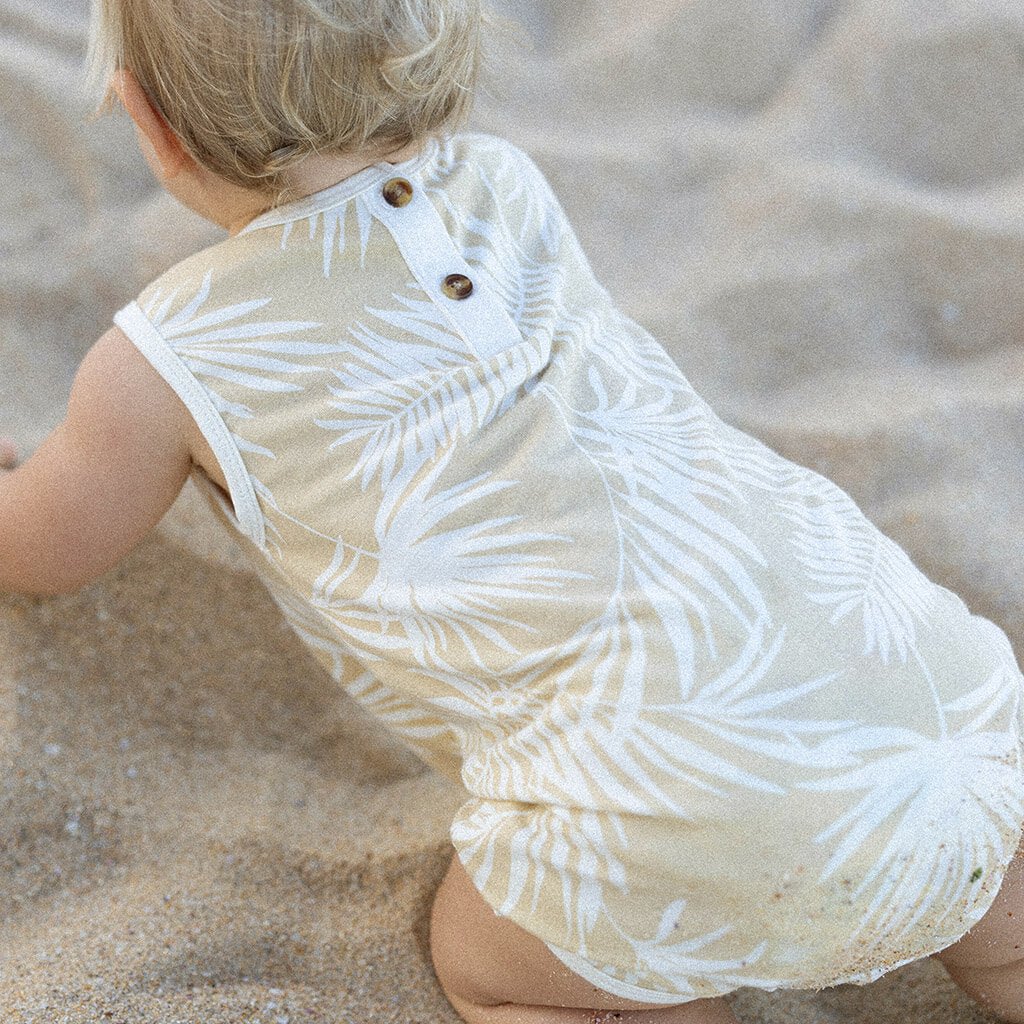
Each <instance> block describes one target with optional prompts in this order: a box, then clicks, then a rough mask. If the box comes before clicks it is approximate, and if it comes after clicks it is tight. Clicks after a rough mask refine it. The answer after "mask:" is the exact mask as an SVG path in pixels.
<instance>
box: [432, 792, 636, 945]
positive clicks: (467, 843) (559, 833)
mask: <svg viewBox="0 0 1024 1024" xmlns="http://www.w3.org/2000/svg"><path fill="white" fill-rule="evenodd" d="M608 831H611V832H612V833H613V834H612V835H608V834H607V833H608ZM452 839H453V840H454V842H455V843H456V844H457V845H458V847H459V850H460V853H461V856H462V859H463V863H467V865H468V866H473V867H474V868H475V870H473V871H472V878H473V882H474V883H475V885H476V886H477V888H478V889H481V890H482V889H484V888H485V887H486V886H488V885H489V884H490V891H491V892H494V891H495V890H499V891H500V890H503V891H504V898H503V900H502V901H501V903H500V905H499V906H498V907H496V910H497V912H498V913H499V914H505V915H507V914H509V913H510V912H511V911H512V910H513V909H514V908H515V907H516V905H517V904H520V903H521V902H522V903H523V905H524V906H525V908H529V909H535V908H536V906H537V904H538V902H539V900H540V899H541V893H542V888H543V886H544V884H545V881H546V880H547V877H548V872H549V870H550V871H553V872H554V874H555V876H556V878H557V882H558V888H559V889H560V891H561V896H562V912H563V914H564V923H565V929H566V933H567V935H568V936H569V940H570V941H573V942H578V943H582V944H584V945H585V943H586V936H587V935H588V933H589V932H590V931H591V930H592V929H593V927H594V925H595V923H596V920H597V917H598V915H599V914H600V913H601V912H602V906H603V901H602V889H603V888H604V886H606V885H611V886H613V887H616V888H619V889H625V883H626V875H625V870H624V868H623V865H622V862H621V860H620V859H619V856H618V855H617V853H616V850H617V849H618V848H620V847H621V845H622V844H623V842H624V840H625V835H624V833H623V830H622V826H621V823H620V822H619V820H618V817H617V816H616V815H607V814H605V815H597V814H591V813H589V812H583V813H580V812H578V811H577V812H573V811H570V810H568V809H566V808H564V807H536V808H530V809H529V810H528V811H527V812H526V813H524V812H523V811H522V810H520V809H517V810H506V809H504V808H502V807H498V806H495V805H494V804H491V803H483V802H481V803H479V804H477V806H476V808H475V809H474V810H473V812H472V813H471V814H465V813H462V814H460V815H459V817H458V818H457V819H456V821H455V823H454V824H453V825H452ZM499 849H500V850H501V855H500V856H496V854H497V851H498V850H499ZM503 861H506V862H507V864H508V869H507V874H505V876H504V877H503V878H501V879H500V880H495V881H494V882H493V883H491V879H492V874H493V873H494V872H495V870H496V869H497V868H498V865H499V864H501V863H502V862H503ZM531 883H532V884H531Z"/></svg>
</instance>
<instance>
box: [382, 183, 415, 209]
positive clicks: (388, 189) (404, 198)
mask: <svg viewBox="0 0 1024 1024" xmlns="http://www.w3.org/2000/svg"><path fill="white" fill-rule="evenodd" d="M381 194H382V195H383V196H384V202H386V203H387V204H388V206H394V207H396V208H399V209H400V208H401V207H403V206H408V205H409V203H411V202H412V183H411V182H409V181H406V180H405V178H391V179H390V180H389V181H386V182H384V188H382V189H381Z"/></svg>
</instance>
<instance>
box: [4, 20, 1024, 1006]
mask: <svg viewBox="0 0 1024 1024" xmlns="http://www.w3.org/2000/svg"><path fill="white" fill-rule="evenodd" d="M503 9H505V10H507V11H508V13H510V14H515V15H516V16H518V17H519V19H520V21H521V22H522V24H523V26H524V36H526V37H527V38H528V39H529V40H530V43H529V45H528V46H526V47H523V48H522V49H518V50H517V49H516V48H515V46H513V47H511V48H506V53H507V54H510V56H506V57H505V58H503V59H504V60H505V64H503V65H502V69H503V70H502V74H501V75H500V76H499V80H498V81H497V82H496V83H495V86H494V87H493V88H492V89H491V91H490V93H489V95H488V96H486V97H485V98H484V99H483V100H482V101H481V103H480V105H479V107H478V111H477V114H476V118H475V125H476V127H478V128H481V129H484V130H489V131H496V132H499V133H501V134H504V135H506V136H508V137H510V138H511V139H512V140H513V141H514V142H516V143H518V144H519V145H521V146H522V147H523V148H525V149H527V150H528V151H529V152H530V153H532V154H533V155H534V157H535V158H536V159H537V161H538V163H539V164H540V165H541V166H542V167H543V169H544V170H545V171H546V173H547V174H548V175H549V176H550V178H551V180H552V183H553V184H554V186H555V189H556V191H557V192H558V194H559V196H560V197H561V199H562V201H563V203H564V205H565V206H566V208H567V210H568V212H569V214H570V216H571V218H572V219H573V220H574V222H575V224H576V225H577V229H578V231H579V234H580V235H581V237H582V240H583V243H584V246H585V248H586V249H587V251H588V253H589V254H590V256H591V259H592V262H593V264H594V266H595V268H596V270H597V272H598V275H599V277H600V278H601V279H602V281H603V282H604V283H605V284H606V285H607V286H608V287H609V289H610V290H611V291H612V293H613V295H614V296H615V297H616V299H617V301H618V302H619V303H620V305H621V306H622V307H623V308H624V309H625V310H626V312H628V313H629V314H630V315H632V316H634V317H635V318H636V319H638V320H640V321H641V322H642V323H643V324H644V325H645V326H647V327H648V328H649V329H650V330H651V331H652V332H653V333H654V334H655V335H656V336H657V337H658V338H659V339H660V340H661V341H662V342H663V343H664V344H665V345H666V346H667V347H668V348H669V350H670V351H671V352H672V354H673V356H674V357H675V358H676V359H677V361H678V362H679V364H680V365H681V366H682V367H683V369H684V371H685V372H686V373H687V375H688V376H689V377H690V379H691V381H692V382H693V383H694V384H695V386H696V387H697V388H698V390H700V391H702V392H703V393H704V395H705V396H706V397H707V398H708V399H709V401H711V403H712V404H713V405H714V406H715V407H716V408H717V409H718V410H719V411H720V412H721V414H722V415H723V416H724V417H725V418H726V419H728V420H730V421H732V422H733V423H735V424H737V425H738V426H740V427H742V428H744V429H746V430H748V431H750V432H752V433H754V434H756V435H757V436H759V437H761V438H762V439H764V440H765V441H767V442H768V443H770V444H772V445H774V446H775V447H777V448H779V449H781V450H782V451H783V453H784V454H786V455H787V456H789V457H791V458H793V459H795V460H797V461H799V462H802V463H804V464H807V465H811V466H813V467H814V468H816V469H819V470H821V471H823V472H825V473H826V474H828V475H830V476H832V477H833V478H835V479H836V480H837V481H838V482H839V483H840V484H842V485H843V486H844V487H845V488H847V489H848V490H849V491H850V492H851V493H852V494H853V496H854V497H855V498H856V499H857V500H858V502H859V503H860V504H861V505H862V506H863V507H864V509H865V510H866V512H867V513H868V514H869V516H871V517H872V518H873V519H874V520H875V522H877V523H878V524H879V525H880V526H881V527H882V528H883V529H885V530H886V531H887V532H889V533H890V534H891V535H893V536H894V537H895V538H896V539H897V540H898V541H900V542H901V543H902V544H903V545H904V546H905V547H907V548H908V549H909V551H910V552H911V554H912V556H913V557H914V559H915V560H916V561H917V562H918V563H919V564H920V565H921V566H922V567H923V568H925V569H926V570H927V571H928V572H929V573H930V574H931V575H932V576H933V577H934V578H936V579H937V580H938V581H940V582H942V583H944V584H945V585H947V586H949V587H951V588H953V589H955V590H957V591H958V592H959V593H961V594H962V596H963V597H964V598H965V599H966V600H967V601H968V603H969V604H970V605H971V607H972V608H973V609H974V610H975V611H977V612H979V613H981V614H985V615H988V616H990V617H991V618H993V619H994V620H995V621H996V622H997V623H998V624H999V625H1001V626H1002V627H1003V628H1004V629H1006V630H1007V631H1008V633H1009V634H1010V637H1011V640H1012V641H1013V642H1014V644H1015V647H1016V649H1017V652H1018V656H1020V655H1021V654H1022V653H1024V534H1022V532H1021V530H1020V528H1019V524H1020V523H1021V522H1022V521H1024V458H1022V452H1024V289H1022V288H1021V282H1022V281H1024V67H1022V65H1021V58H1020V54H1021V52H1022V51H1024V10H1022V9H1021V7H1020V5H1019V4H1018V3H1017V2H1015V0H944V2H943V3H937V4H920V3H915V2H911V0H885V2H883V0H842V2H840V0H794V2H792V3H786V4H779V3H778V2H777V0H650V2H649V3H647V4H641V5H640V6H639V7H638V6H637V5H636V4H635V3H630V4H627V3H625V2H621V0H615V2H608V0H572V2H569V0H543V2H542V0H515V2H514V3H513V2H512V0H505V2H504V4H503ZM86 10H87V4H86V2H85V0H0V86H2V87H0V186H2V187H0V436H7V435H9V436H10V437H11V438H13V439H14V441H15V442H16V443H17V446H18V448H19V451H20V453H21V454H22V456H24V455H25V454H27V453H28V452H30V451H31V450H32V449H33V448H34V447H35V446H36V445H37V444H38V443H39V442H40V441H41V440H42V438H43V437H44V436H45V435H46V433H47V432H48V431H49V430H50V429H52V427H53V426H54V425H55V424H56V423H57V422H58V421H59V419H60V415H61V411H62V408H63V403H64V400H65V398H66V395H67V391H68V388H69V387H70V382H71V379H72V376H73V373H74V368H75V366H76V365H77V363H78V362H79V360H80V359H81V357H82V355H83V354H84V352H85V351H86V349H87V348H88V346H89V344H91V342H92V341H93V340H95V338H96V337H98V336H99V334H101V333H102V332H103V331H104V330H105V329H106V327H107V326H108V324H109V322H110V316H111V314H112V313H113V311H114V310H115V309H117V308H119V307H120V306H121V305H122V304H123V303H124V302H126V301H127V300H128V299H130V298H132V297H134V295H135V294H136V293H137V291H138V290H139V289H140V287H141V286H142V285H143V284H145V283H146V281H147V280H148V279H150V278H151V277H152V276H153V275H154V274H156V273H158V272H159V271H160V270H162V269H163V268H164V267H166V266H168V265H169V264H170V263H172V262H173V261H174V260H175V259H177V258H178V257H180V256H181V255H183V254H184V253H185V252H187V251H189V250H190V249H191V248H195V247H197V246H200V245H202V244H205V243H206V242H209V241H212V240H215V239H216V238H217V237H219V235H218V233H217V232H216V231H215V230H214V229H212V228H209V227H208V226H206V225H204V224H202V223H201V222H199V221H198V220H197V219H196V218H194V217H193V216H192V215H190V214H188V213H186V212H185V211H183V210H181V209H180V208H178V207H177V206H175V205H174V203H173V202H172V201H171V200H169V199H167V198H166V197H163V196H161V195H160V194H159V193H158V192H157V191H156V190H155V189H154V187H153V186H152V184H151V182H150V180H149V177H148V172H147V171H146V169H145V166H144V164H143V163H142V161H141V159H140V158H139V157H138V156H137V154H136V153H135V151H134V140H133V137H132V132H131V131H130V129H129V126H128V124H127V123H126V122H125V120H124V119H123V118H112V119H107V120H104V121H100V122H97V123H92V124H90V123H88V122H87V119H86V115H87V112H88V108H87V105H86V103H85V101H84V100H83V99H80V98H79V96H78V93H77V92H76V90H77V86H76V75H77V72H78V68H79V66H80V61H81V57H82V53H83V50H84V32H85V24H86ZM158 228H163V229H164V232H165V233H164V235H163V237H164V238H169V239H171V241H163V240H161V237H159V236H158V234H157V229H158ZM0 456H2V452H0ZM460 800H461V794H460V793H459V792H458V791H457V790H456V789H455V787H453V786H451V785H449V784H447V783H445V782H443V781H442V780H441V779H439V778H438V777H437V776H435V775H434V774H432V773H430V772H428V771H426V770H425V769H423V768H421V767H420V765H419V764H418V762H416V761H415V759H413V758H412V757H410V756H409V755H408V754H406V753H404V752H403V751H402V750H401V749H400V748H399V747H398V746H397V745H396V744H395V743H394V742H392V741H391V740H390V739H389V738H388V737H387V736H386V735H384V734H383V733H382V732H381V731H380V730H379V729H378V728H376V727H374V726H372V725H371V724H369V723H366V722H364V721H363V720H362V719H360V718H359V717H358V716H357V714H356V712H355V711H354V710H353V708H352V707H351V705H350V704H349V703H348V702H347V700H345V699H344V698H343V697H341V696H339V695H338V694H337V693H336V692H334V691H333V690H332V689H331V686H330V684H329V681H328V680H327V679H326V678H325V677H324V675H323V674H322V672H321V671H320V670H319V669H318V668H317V667H316V665H315V664H314V662H313V661H312V659H311V658H309V656H308V655H307V654H306V653H305V652H304V651H303V649H302V647H301V645H300V644H299V642H298V641H297V640H295V639H294V638H293V637H292V636H291V635H290V633H289V632H287V631H286V630H285V629H284V628H282V626H281V624H280V620H279V617H278V615H277V613H276V611H275V610H274V607H273V605H272V603H271V602H270V600H269V599H268V598H267V597H266V596H265V595H264V594H263V592H262V590H261V588H260V586H259V585H258V584H257V583H256V582H255V581H254V580H253V579H252V578H251V577H250V576H249V575H247V574H246V572H245V570H244V568H243V566H242V562H241V560H240V558H239V557H238V555H237V552H236V551H234V549H233V548H232V546H231V543H230V541H229V540H227V539H226V538H225V537H224V536H223V535H222V534H221V533H220V530H219V527H217V526H216V525H215V524H214V523H213V521H212V520H211V518H210V516H209V515H208V514H207V513H206V511H205V509H204V508H203V506H202V504H201V503H200V502H199V501H198V499H197V497H196V495H195V494H194V493H193V492H191V491H190V490H187V491H186V493H185V494H184V495H183V497H182V499H181V501H179V503H178V504H177V505H176V506H175V508H174V509H173V510H172V512H171V513H170V514H169V516H168V517H167V519H166V520H165V522H164V524H163V525H162V526H161V527H160V529H159V530H158V531H157V533H156V534H154V535H153V536H152V537H151V538H150V539H149V540H147V541H146V542H145V543H144V544H143V545H142V546H141V548H140V549H139V550H138V551H136V552H135V553H134V554H133V555H132V556H131V557H130V558H129V559H128V560H127V561H126V562H125V563H124V564H123V565H122V566H120V567H118V568H117V569H116V570H114V571H113V572H111V573H110V574H108V575H107V576H106V577H104V578H103V579H102V580H100V581H98V582H97V583H95V584H94V585H92V586H91V587H89V588H87V589H86V590H84V591H83V592H82V593H80V594H77V595H75V596H72V597H62V598H55V599H48V600H35V599H26V598H2V599H0V931H2V935H3V942H2V943H0V1007H2V1008H3V1011H2V1014H0V1016H2V1017H3V1020H4V1021H5V1022H7V1021H9V1022H11V1024H29V1022H32V1024H35V1022H39V1024H43V1022H46V1024H64V1022H67V1024H86V1022H89V1024H92V1022H96V1024H102V1022H107V1021H121V1020H124V1021H130V1022H148V1021H161V1022H167V1024H199V1022H202V1024H227V1022H231V1024H236V1022H240V1021H253V1022H259V1024H271V1022H279V1024H280V1022H289V1024H299V1022H306V1021H308V1022H311V1024H340V1022H344V1024H350V1022H351V1024H355V1022H359V1024H365V1022H369V1021H372V1022H374V1024H388V1022H396V1024H399V1022H401V1024H415V1022H417V1021H422V1022H430V1024H455V1021H456V1017H455V1015H454V1014H453V1013H452V1011H451V1009H450V1008H449V1007H448V1006H447V1004H446V1002H445V1000H444V998H443V997H442V995H441V994H440V992H439V990H438V988H437V986H436V984H435V982H434V980H433V976H432V973H431V970H430V967H429V956H428V953H427V927H428V914H429V906H430V898H431V893H432V891H433V888H434V887H435V886H436V884H437V883H438V881H439V879H440V877H441V876H442V874H443V871H444V868H445V864H446V858H447V852H446V851H447V838H446V835H447V823H448V820H449V819H450V817H451V815H452V813H453V812H454V810H455V808H456V807H457V806H458V804H459V802H460ZM735 1008H736V1011H737V1013H738V1015H739V1017H740V1019H741V1021H743V1022H745V1024H755V1022H756V1024H812V1022H813V1024H823V1022H826V1024H827V1022H831V1021H835V1022H839V1021H851V1022H853V1024H869V1022H870V1024H903V1022H904V1021H906V1020H915V1021H918V1022H925V1024H967V1022H973V1021H975V1020H979V1019H981V1018H980V1017H979V1016H978V1014H977V1011H975V1010H974V1009H973V1007H972V1006H971V1005H970V1004H969V1003H968V1001H967V1000H966V999H964V998H960V997H957V996H956V994H955V992H954V990H953V988H952V986H951V985H950V983H949V982H948V981H947V980H946V979H945V977H944V975H943V972H942V971H941V970H940V969H939V968H937V967H935V966H934V965H930V964H923V965H913V966H911V967H908V968H905V969H903V970H901V971H897V972H896V973H895V974H894V975H891V976H890V977H888V978H886V979H883V980H882V981H881V982H879V983H877V984H875V985H873V986H869V987H867V988H863V989H859V988H852V987H850V988H840V989H837V990H834V991H831V992H826V993H819V994H813V993H783V994H777V995H770V996H769V995H764V994H759V993H756V992H749V991H746V992H742V993H740V994H738V995H737V996H736V997H735Z"/></svg>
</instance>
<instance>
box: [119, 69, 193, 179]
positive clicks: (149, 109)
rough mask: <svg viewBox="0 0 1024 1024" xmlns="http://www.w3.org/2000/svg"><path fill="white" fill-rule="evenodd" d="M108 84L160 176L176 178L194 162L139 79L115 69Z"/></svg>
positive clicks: (129, 73)
mask: <svg viewBox="0 0 1024 1024" xmlns="http://www.w3.org/2000/svg"><path fill="white" fill-rule="evenodd" d="M110 87H111V88H112V89H113V90H114V92H115V93H116V94H117V98H118V99H119V100H120V101H121V105H122V106H123V107H124V109H125V110H127V111H128V116H129V117H130V118H131V119H132V120H133V121H134V122H135V127H136V128H137V129H138V130H139V133H140V134H141V135H142V136H143V138H145V140H146V141H147V142H148V143H149V145H150V147H151V148H152V152H153V156H155V157H156V160H157V163H158V164H159V166H160V170H161V171H162V172H163V175H162V176H163V178H164V179H168V180H169V179H171V178H175V177H177V176H178V174H180V173H181V171H182V170H183V169H184V168H185V167H187V166H188V165H189V164H190V163H192V162H193V160H192V157H191V156H190V155H189V153H188V152H187V150H186V149H185V147H184V146H182V144H181V140H180V139H179V138H178V136H177V135H175V133H174V129H173V128H171V126H170V125H169V124H168V123H167V122H166V121H165V120H164V116H163V114H161V113H160V111H159V110H157V109H156V107H154V106H153V104H152V102H151V101H150V99H149V97H148V96H147V95H146V91H145V90H144V89H143V88H142V86H141V85H139V80H138V79H137V78H136V77H135V75H134V74H132V72H131V71H117V72H115V73H114V76H113V77H112V78H111V80H110ZM154 170H155V168H154Z"/></svg>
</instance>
